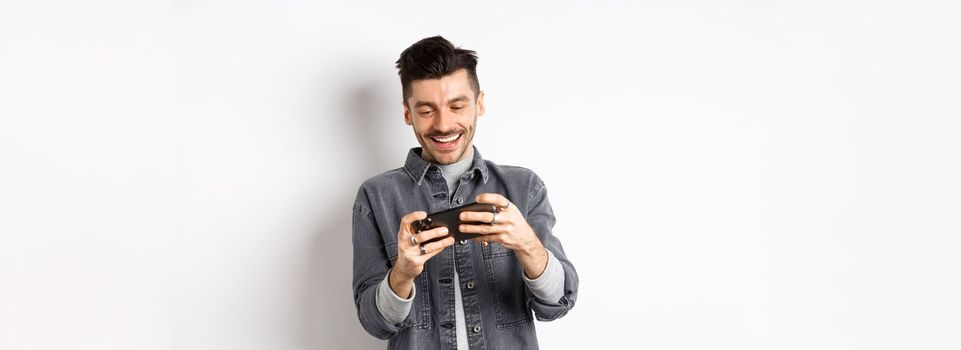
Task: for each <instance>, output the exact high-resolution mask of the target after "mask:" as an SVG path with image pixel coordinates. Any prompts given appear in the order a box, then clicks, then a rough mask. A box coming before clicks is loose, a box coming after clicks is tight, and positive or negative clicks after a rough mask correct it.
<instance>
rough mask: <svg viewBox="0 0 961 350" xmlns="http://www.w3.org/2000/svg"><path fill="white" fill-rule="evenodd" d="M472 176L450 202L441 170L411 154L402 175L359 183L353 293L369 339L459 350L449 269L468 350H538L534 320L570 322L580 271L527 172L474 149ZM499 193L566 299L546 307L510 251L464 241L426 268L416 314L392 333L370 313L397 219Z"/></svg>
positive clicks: (417, 283)
mask: <svg viewBox="0 0 961 350" xmlns="http://www.w3.org/2000/svg"><path fill="white" fill-rule="evenodd" d="M473 151H474V162H473V164H474V165H473V168H471V170H470V171H469V172H467V173H465V174H464V175H463V176H462V177H461V179H460V184H459V185H458V186H457V189H456V190H455V192H454V193H452V194H451V193H448V192H449V190H448V188H447V183H446V182H445V180H444V178H443V177H442V176H441V172H440V169H439V168H438V167H437V166H436V165H435V164H432V163H430V162H427V161H425V160H424V159H423V158H421V155H420V152H421V148H420V147H416V148H412V149H411V150H410V152H408V154H407V161H406V163H405V164H404V166H403V167H401V168H397V169H394V170H390V171H387V172H385V173H382V174H380V175H377V176H374V177H372V178H370V179H367V180H366V181H364V183H363V184H362V185H361V186H360V189H359V190H358V191H357V198H356V200H355V202H354V207H353V209H354V210H353V249H354V252H353V254H354V262H353V264H354V274H353V294H354V304H355V306H356V307H357V317H358V318H359V319H360V323H361V325H362V326H363V327H364V329H365V330H366V331H367V332H368V333H370V334H371V335H373V336H375V337H377V338H380V339H389V342H388V349H455V348H456V344H455V342H456V335H455V327H454V322H455V316H454V286H453V281H454V266H455V264H454V261H455V259H456V263H457V264H456V268H457V273H458V275H459V280H460V283H461V284H462V285H461V286H460V287H461V292H462V299H463V306H464V313H465V319H466V323H467V331H468V332H467V333H468V343H469V345H470V348H471V349H492V350H493V349H537V348H538V346H537V337H536V334H535V330H534V322H533V320H534V319H535V318H536V319H537V320H539V321H551V320H555V319H557V318H560V317H562V316H564V315H565V314H567V312H568V311H570V309H571V308H572V307H573V306H574V301H575V299H576V298H577V284H578V279H577V272H576V271H575V270H574V266H573V265H572V264H571V262H570V260H568V258H567V255H566V254H565V253H564V248H563V247H562V246H561V242H560V240H559V239H558V238H557V237H555V236H554V234H553V233H552V232H551V230H552V229H553V227H554V222H555V219H554V212H553V210H552V209H551V204H550V202H549V201H548V200H547V190H546V189H545V187H544V182H543V181H541V179H540V178H539V177H538V176H537V174H535V173H534V172H533V171H531V170H529V169H526V168H522V167H517V166H509V165H497V164H495V163H493V162H491V161H487V160H484V159H483V158H481V154H480V152H479V151H478V150H477V147H476V146H475V147H474V149H473ZM481 193H499V194H501V195H504V196H505V197H507V198H508V199H509V200H510V201H511V203H513V205H516V206H517V208H518V209H520V210H521V212H522V213H523V214H524V218H525V219H526V220H527V223H528V224H529V225H530V226H531V227H532V228H533V229H534V232H535V233H536V234H537V236H538V238H540V241H541V243H542V244H543V245H544V247H545V248H547V249H548V250H550V251H551V253H553V255H554V256H555V257H556V258H557V260H558V261H559V262H560V263H561V265H562V266H563V268H564V296H563V297H561V299H560V300H559V301H557V302H545V301H543V300H540V299H538V298H536V297H534V295H533V294H532V293H531V291H530V290H529V289H528V287H527V286H526V285H525V283H524V281H523V279H522V274H523V273H524V271H523V267H522V266H521V264H520V262H519V261H518V258H517V257H516V256H515V253H514V251H513V250H510V249H508V248H506V247H504V246H502V245H500V244H497V243H490V244H488V245H483V244H480V242H477V241H473V240H468V241H464V242H462V243H460V244H454V245H453V246H450V247H448V248H447V249H445V250H444V251H443V252H441V253H440V254H438V255H436V256H434V257H433V258H431V259H430V260H428V261H427V263H425V265H424V271H423V272H422V273H421V274H420V275H419V276H417V277H416V278H415V279H414V288H416V292H415V296H414V300H413V305H412V307H411V310H410V314H409V315H408V316H407V318H406V319H405V320H404V321H403V322H401V323H399V324H393V323H391V322H390V321H388V320H387V319H385V318H384V317H383V315H381V313H380V311H379V310H378V308H377V305H376V294H377V285H378V283H380V282H381V281H382V280H383V279H384V278H386V277H387V272H388V270H389V269H390V268H391V267H392V266H393V264H394V263H395V262H396V260H397V232H398V231H399V227H398V226H399V225H400V218H401V217H402V216H404V215H406V214H407V213H410V212H412V211H417V210H423V211H426V212H428V213H433V212H437V211H440V210H444V209H449V208H453V207H457V206H460V205H463V204H466V203H470V202H473V201H474V199H475V198H476V196H477V195H478V194H481Z"/></svg>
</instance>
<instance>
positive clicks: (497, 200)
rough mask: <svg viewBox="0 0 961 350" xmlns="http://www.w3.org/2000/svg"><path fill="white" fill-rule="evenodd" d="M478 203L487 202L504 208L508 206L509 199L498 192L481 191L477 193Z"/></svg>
mask: <svg viewBox="0 0 961 350" xmlns="http://www.w3.org/2000/svg"><path fill="white" fill-rule="evenodd" d="M476 199H477V202H478V203H488V204H493V205H496V206H497V207H498V208H500V209H505V208H507V207H508V206H510V201H509V200H507V197H504V196H502V195H501V194H499V193H481V194H479V195H477V198H476Z"/></svg>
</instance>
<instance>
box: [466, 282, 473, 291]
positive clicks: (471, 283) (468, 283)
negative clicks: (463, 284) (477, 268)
mask: <svg viewBox="0 0 961 350" xmlns="http://www.w3.org/2000/svg"><path fill="white" fill-rule="evenodd" d="M467 289H474V281H470V282H467Z"/></svg>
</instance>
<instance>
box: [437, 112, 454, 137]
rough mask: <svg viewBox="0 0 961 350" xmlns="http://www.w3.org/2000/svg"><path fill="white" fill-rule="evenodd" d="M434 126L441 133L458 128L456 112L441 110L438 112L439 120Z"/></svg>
mask: <svg viewBox="0 0 961 350" xmlns="http://www.w3.org/2000/svg"><path fill="white" fill-rule="evenodd" d="M434 128H435V129H437V132H440V133H448V132H451V131H454V130H457V119H455V118H454V113H453V112H451V111H448V110H441V111H440V112H438V113H437V121H436V123H435V124H434Z"/></svg>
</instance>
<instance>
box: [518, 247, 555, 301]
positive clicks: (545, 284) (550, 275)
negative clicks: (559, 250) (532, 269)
mask: <svg viewBox="0 0 961 350" xmlns="http://www.w3.org/2000/svg"><path fill="white" fill-rule="evenodd" d="M545 250H547V267H546V268H544V273H542V274H541V275H540V276H538V277H537V278H535V279H529V278H527V274H525V273H524V271H521V277H523V278H524V283H525V284H527V288H529V289H530V290H531V293H534V296H535V297H537V298H538V299H540V300H543V301H545V302H548V303H557V302H559V301H560V300H561V297H563V296H564V267H563V266H561V262H560V261H558V260H557V257H555V256H554V253H551V251H550V249H545Z"/></svg>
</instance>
